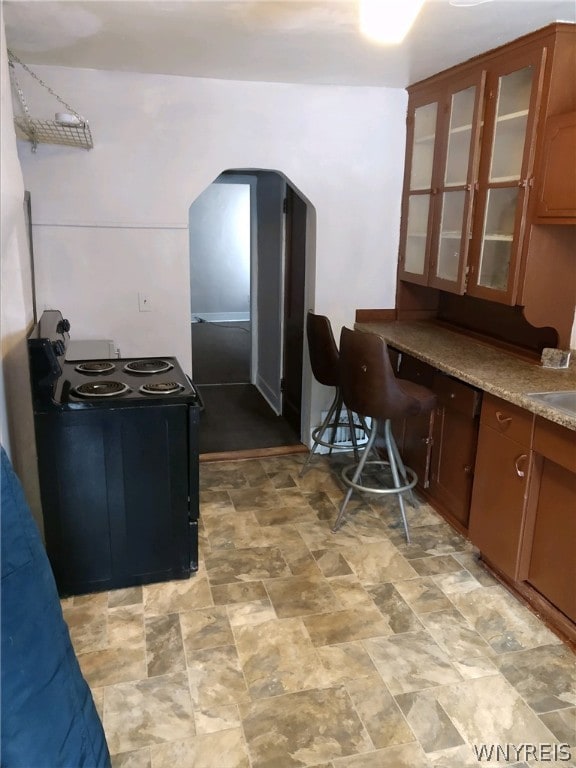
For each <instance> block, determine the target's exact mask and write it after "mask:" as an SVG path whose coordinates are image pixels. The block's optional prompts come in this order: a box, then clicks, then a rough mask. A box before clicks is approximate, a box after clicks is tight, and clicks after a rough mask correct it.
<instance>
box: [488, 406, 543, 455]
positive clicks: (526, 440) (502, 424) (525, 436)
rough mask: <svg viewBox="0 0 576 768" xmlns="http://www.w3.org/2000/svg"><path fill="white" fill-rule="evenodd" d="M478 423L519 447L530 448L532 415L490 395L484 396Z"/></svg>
mask: <svg viewBox="0 0 576 768" xmlns="http://www.w3.org/2000/svg"><path fill="white" fill-rule="evenodd" d="M480 423H481V424H486V426H488V427H492V429H495V430H496V431H497V432H499V433H500V434H502V435H506V437H509V438H510V439H511V440H515V441H516V442H517V443H520V444H521V445H525V446H527V447H529V446H530V444H531V440H532V426H533V424H534V415H533V414H532V413H529V412H528V411H525V410H524V409H523V408H519V407H518V406H517V405H513V404H512V403H507V402H506V401H505V400H500V398H498V397H493V396H492V395H484V401H483V403H482V414H481V416H480Z"/></svg>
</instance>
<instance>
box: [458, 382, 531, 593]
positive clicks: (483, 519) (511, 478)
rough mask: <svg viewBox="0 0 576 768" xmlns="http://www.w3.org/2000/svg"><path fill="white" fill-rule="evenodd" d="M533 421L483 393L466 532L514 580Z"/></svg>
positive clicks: (484, 555) (518, 556)
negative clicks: (468, 522)
mask: <svg viewBox="0 0 576 768" xmlns="http://www.w3.org/2000/svg"><path fill="white" fill-rule="evenodd" d="M533 421H534V417H533V416H532V415H531V414H528V413H527V412H526V411H523V410H522V409H521V408H517V407H516V406H514V405H511V404H509V403H506V402H504V401H502V400H499V399H498V398H495V397H492V396H490V395H485V396H484V403H483V406H482V415H481V420H480V435H479V438H478V451H477V455H476V466H475V471H474V487H473V491H472V504H471V508H470V524H469V529H468V532H469V535H470V540H471V541H472V543H473V544H475V545H476V546H477V547H478V549H479V550H480V552H481V553H482V556H483V557H484V558H485V559H486V560H488V562H489V563H490V564H491V565H493V566H494V567H496V568H497V569H498V570H499V571H501V572H502V573H504V574H505V575H506V576H509V577H510V578H512V579H515V578H516V577H517V575H518V567H519V562H520V542H521V535H522V527H523V524H524V514H525V509H526V502H527V495H528V478H529V473H530V445H531V439H532V425H533Z"/></svg>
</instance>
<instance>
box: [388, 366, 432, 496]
mask: <svg viewBox="0 0 576 768" xmlns="http://www.w3.org/2000/svg"><path fill="white" fill-rule="evenodd" d="M395 370H396V371H397V375H398V376H399V378H401V379H407V380H408V381H413V382H415V383H416V384H421V385H422V386H423V387H429V388H430V389H432V385H433V382H434V376H435V373H436V369H435V368H433V367H432V366H430V365H428V364H427V363H423V362H422V361H421V360H417V359H416V358H415V357H412V356H411V355H407V354H405V353H400V354H399V356H398V358H397V367H396V369H395ZM433 424H434V413H429V414H425V415H423V416H411V417H410V418H408V419H405V420H404V421H403V422H402V423H401V424H394V423H393V424H392V431H393V433H394V435H395V437H396V442H397V443H398V447H399V449H400V453H401V455H402V458H403V460H404V463H405V464H406V466H408V467H410V468H411V469H413V470H414V472H416V475H417V476H418V485H419V486H420V488H428V486H429V484H430V460H431V452H432V429H433Z"/></svg>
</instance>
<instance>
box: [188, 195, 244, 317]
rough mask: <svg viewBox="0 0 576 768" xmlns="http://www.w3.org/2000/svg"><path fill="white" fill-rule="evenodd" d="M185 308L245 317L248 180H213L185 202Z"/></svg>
mask: <svg viewBox="0 0 576 768" xmlns="http://www.w3.org/2000/svg"><path fill="white" fill-rule="evenodd" d="M188 223H189V231H190V313H191V315H192V316H193V317H194V316H195V315H198V316H200V317H202V318H204V319H205V320H216V321H221V320H230V319H232V320H249V319H250V184H248V183H232V182H230V183H228V182H223V183H214V184H211V185H210V186H209V187H208V188H207V189H205V190H204V192H202V194H201V195H200V197H198V198H197V199H196V200H195V201H194V202H193V203H192V205H191V206H190V213H189V218H188Z"/></svg>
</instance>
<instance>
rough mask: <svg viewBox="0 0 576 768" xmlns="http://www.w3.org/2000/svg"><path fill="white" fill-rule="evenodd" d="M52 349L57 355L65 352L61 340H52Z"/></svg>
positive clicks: (59, 355)
mask: <svg viewBox="0 0 576 768" xmlns="http://www.w3.org/2000/svg"><path fill="white" fill-rule="evenodd" d="M52 349H53V350H54V354H55V355H56V356H57V357H61V356H62V355H63V354H64V352H66V347H65V346H64V342H63V341H53V342H52Z"/></svg>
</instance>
